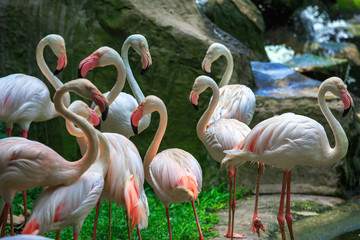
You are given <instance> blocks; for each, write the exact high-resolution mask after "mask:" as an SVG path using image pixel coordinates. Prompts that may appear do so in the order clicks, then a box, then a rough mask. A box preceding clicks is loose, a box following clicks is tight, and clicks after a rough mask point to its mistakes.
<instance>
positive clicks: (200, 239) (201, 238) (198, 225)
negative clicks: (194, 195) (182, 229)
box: [191, 200, 204, 240]
mask: <svg viewBox="0 0 360 240" xmlns="http://www.w3.org/2000/svg"><path fill="white" fill-rule="evenodd" d="M191 205H192V208H193V211H194V215H195V220H196V225H197V228H198V230H199V240H204V235H203V234H202V232H201V227H200V223H199V219H198V216H197V213H196V209H195V204H194V200H191Z"/></svg>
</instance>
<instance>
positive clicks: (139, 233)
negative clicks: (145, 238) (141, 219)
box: [136, 226, 141, 240]
mask: <svg viewBox="0 0 360 240" xmlns="http://www.w3.org/2000/svg"><path fill="white" fill-rule="evenodd" d="M136 228H137V233H138V236H139V240H141V232H140V229H139V226H136Z"/></svg>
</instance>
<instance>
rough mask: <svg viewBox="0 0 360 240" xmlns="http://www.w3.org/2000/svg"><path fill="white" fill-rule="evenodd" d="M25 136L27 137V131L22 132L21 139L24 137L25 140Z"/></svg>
mask: <svg viewBox="0 0 360 240" xmlns="http://www.w3.org/2000/svg"><path fill="white" fill-rule="evenodd" d="M27 135H28V131H27V130H23V137H24V138H27Z"/></svg>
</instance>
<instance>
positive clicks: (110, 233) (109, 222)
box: [109, 201, 111, 240]
mask: <svg viewBox="0 0 360 240" xmlns="http://www.w3.org/2000/svg"><path fill="white" fill-rule="evenodd" d="M109 240H111V201H110V202H109Z"/></svg>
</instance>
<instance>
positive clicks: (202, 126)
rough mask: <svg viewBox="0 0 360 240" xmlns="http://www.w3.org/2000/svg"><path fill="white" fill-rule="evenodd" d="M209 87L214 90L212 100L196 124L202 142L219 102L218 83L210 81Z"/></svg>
mask: <svg viewBox="0 0 360 240" xmlns="http://www.w3.org/2000/svg"><path fill="white" fill-rule="evenodd" d="M208 87H210V88H211V90H212V92H213V96H212V98H211V100H210V103H209V106H208V108H207V109H206V111H205V112H204V113H203V115H202V116H201V118H200V120H199V122H198V124H197V125H196V133H197V135H198V138H199V139H200V140H201V141H202V142H204V141H205V139H204V138H205V132H206V126H207V124H208V122H209V120H210V118H211V116H212V114H213V113H214V111H215V108H216V105H217V104H218V102H219V88H218V86H217V85H216V83H215V82H214V81H212V82H208Z"/></svg>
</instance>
